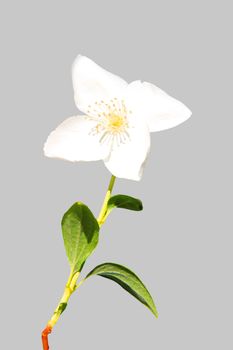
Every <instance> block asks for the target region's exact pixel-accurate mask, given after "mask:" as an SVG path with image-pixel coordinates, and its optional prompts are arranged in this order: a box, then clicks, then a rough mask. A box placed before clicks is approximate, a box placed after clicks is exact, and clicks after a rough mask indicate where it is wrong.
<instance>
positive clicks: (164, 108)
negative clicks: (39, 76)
mask: <svg viewBox="0 0 233 350" xmlns="http://www.w3.org/2000/svg"><path fill="white" fill-rule="evenodd" d="M72 78H73V87H74V98H75V102H76V105H77V107H78V109H79V110H80V111H81V112H83V113H84V114H85V115H78V116H75V117H70V118H68V119H66V120H65V121H64V122H63V123H61V124H60V125H59V126H58V127H57V128H56V129H55V130H54V131H53V132H52V133H51V134H50V135H49V137H48V139H47V141H46V143H45V146H44V153H45V155H46V156H47V157H52V158H61V159H66V160H69V161H73V162H75V161H93V160H103V161H104V163H105V165H106V167H107V168H108V170H109V171H110V172H111V173H112V174H113V175H115V176H116V177H120V178H126V179H131V180H140V178H141V176H142V172H143V167H144V164H145V161H146V158H147V155H148V152H149V149H150V132H154V131H160V130H165V129H169V128H172V127H174V126H177V125H179V124H181V123H183V122H184V121H185V120H187V119H188V118H189V117H190V116H191V111H190V110H189V109H188V108H187V107H186V106H185V105H184V104H183V103H181V102H179V101H177V100H176V99H174V98H172V97H171V96H169V95H168V94H166V93H165V92H164V91H162V90H161V89H159V88H158V87H156V86H155V85H153V84H150V83H146V82H141V81H134V82H132V83H130V84H128V83H127V82H126V81H125V80H123V79H121V78H120V77H118V76H116V75H114V74H112V73H110V72H108V71H106V70H104V69H103V68H101V67H100V66H98V65H97V64H96V63H94V62H93V61H92V60H90V59H89V58H87V57H84V56H78V57H77V58H76V60H75V62H74V64H73V68H72Z"/></svg>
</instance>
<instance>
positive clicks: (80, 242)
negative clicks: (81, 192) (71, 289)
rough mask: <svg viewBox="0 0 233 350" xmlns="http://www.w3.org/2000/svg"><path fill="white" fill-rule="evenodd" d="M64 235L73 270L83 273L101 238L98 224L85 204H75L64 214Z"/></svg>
mask: <svg viewBox="0 0 233 350" xmlns="http://www.w3.org/2000/svg"><path fill="white" fill-rule="evenodd" d="M62 234H63V239H64V245H65V249H66V255H67V257H68V260H69V263H70V266H71V269H72V270H73V272H77V271H81V269H82V267H83V265H84V263H85V261H86V259H87V258H88V256H89V255H90V254H91V253H92V251H93V250H94V249H95V247H96V245H97V243H98V238H99V225H98V222H97V221H96V219H95V217H94V215H93V214H92V212H91V211H90V209H89V208H88V207H87V206H86V205H85V204H83V203H80V202H77V203H74V204H73V205H72V207H71V208H70V209H69V210H68V211H67V212H66V213H65V214H64V216H63V218H62Z"/></svg>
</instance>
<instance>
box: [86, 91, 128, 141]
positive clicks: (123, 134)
mask: <svg viewBox="0 0 233 350" xmlns="http://www.w3.org/2000/svg"><path fill="white" fill-rule="evenodd" d="M87 114H88V116H87V118H88V119H89V120H92V121H95V122H96V125H95V126H94V127H93V128H92V129H91V131H90V134H92V135H99V136H100V139H99V141H100V142H101V143H104V142H105V143H111V146H112V147H114V146H119V145H120V144H121V143H125V142H127V141H128V140H129V139H130V136H129V133H128V129H129V127H130V126H129V120H128V117H129V114H131V111H129V110H127V108H126V105H125V102H124V100H119V99H117V98H114V99H112V100H110V101H108V102H105V101H96V102H95V103H94V104H93V105H90V106H88V111H87Z"/></svg>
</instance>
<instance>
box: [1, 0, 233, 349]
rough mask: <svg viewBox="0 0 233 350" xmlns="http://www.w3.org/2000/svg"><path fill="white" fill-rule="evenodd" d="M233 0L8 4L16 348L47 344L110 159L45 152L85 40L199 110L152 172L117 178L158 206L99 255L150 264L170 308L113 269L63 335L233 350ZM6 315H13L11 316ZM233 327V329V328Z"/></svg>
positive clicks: (129, 344) (68, 98)
mask: <svg viewBox="0 0 233 350" xmlns="http://www.w3.org/2000/svg"><path fill="white" fill-rule="evenodd" d="M229 5H230V1H165V0H163V1H146V0H144V1H120V0H118V1H109V0H108V1H100V0H98V1H88V0H85V1H77V0H76V1H25V0H24V1H5V2H2V8H1V17H2V19H1V27H2V28H1V36H2V40H1V62H2V63H1V85H2V92H1V110H2V111H1V176H2V181H1V187H2V190H1V206H2V208H1V215H2V218H1V257H0V259H1V316H0V317H1V320H2V326H1V347H2V348H4V349H6V350H7V349H34V350H39V349H41V344H40V332H41V330H42V328H43V327H44V326H45V324H46V322H47V320H48V319H49V318H50V316H51V313H52V312H53V310H54V307H55V306H56V303H57V301H58V299H59V298H60V296H61V293H62V291H63V286H64V283H65V281H66V279H67V276H68V264H67V261H66V256H65V253H64V249H63V243H62V238H61V233H60V219H61V216H62V214H63V213H64V211H65V210H66V209H67V208H68V207H69V206H70V205H71V204H73V202H75V201H76V200H81V201H84V202H85V203H87V204H88V205H89V206H90V207H91V208H92V209H93V211H94V212H95V213H96V214H97V213H98V210H99V208H100V204H101V201H102V198H103V195H104V192H105V188H106V185H107V182H108V178H109V173H108V171H107V170H106V169H105V167H104V166H103V164H102V163H101V162H98V163H82V164H76V165H74V164H71V163H68V162H63V161H58V160H51V159H46V158H45V157H44V156H43V153H42V147H43V143H44V141H45V139H46V137H47V135H48V133H49V132H50V131H51V130H52V129H54V127H56V126H57V125H58V123H60V122H61V121H62V120H63V119H65V118H66V117H68V116H71V115H74V114H76V113H77V110H76V107H75V104H74V101H73V91H72V85H71V74H70V67H71V64H72V62H73V60H74V58H75V57H76V55H77V54H78V53H82V54H85V55H87V56H89V57H91V58H92V59H93V60H95V61H96V62H98V63H99V64H101V65H102V66H103V67H105V68H106V69H109V70H110V71H112V72H114V73H116V74H119V75H120V76H122V77H124V78H125V79H127V80H128V81H132V80H135V79H142V80H146V81H150V82H153V83H155V84H157V85H158V86H159V87H161V88H162V89H164V90H165V91H167V92H168V93H170V94H171V95H173V96H174V97H176V98H178V99H180V100H181V101H183V102H184V103H185V104H186V105H187V106H188V107H189V108H190V109H191V110H192V111H193V117H192V118H191V119H190V120H189V121H188V122H186V123H185V124H183V125H181V126H180V127H177V128H175V129H172V130H168V131H165V132H161V133H156V134H153V135H152V150H151V154H150V158H149V161H148V163H147V167H146V170H145V173H144V176H143V179H142V181H141V182H139V183H137V182H131V181H127V180H119V181H117V184H116V187H115V193H117V192H118V193H127V194H131V195H135V196H136V197H139V198H141V199H142V200H143V203H144V211H143V212H142V213H134V212H127V211H120V210H119V211H115V212H114V213H113V214H112V216H111V219H110V220H109V221H108V222H107V223H106V225H105V226H104V227H103V230H102V232H101V240H100V245H99V247H98V249H97V250H96V252H95V253H94V255H93V256H92V257H91V259H90V260H89V262H88V263H87V265H86V267H85V272H88V271H89V270H90V269H91V268H93V267H94V266H95V265H96V264H99V263H102V262H104V261H113V262H119V263H122V264H125V265H127V266H129V267H130V268H132V269H133V270H134V271H135V272H137V273H138V274H139V276H141V277H142V279H143V280H144V281H145V283H146V285H147V286H148V288H149V290H150V291H151V293H152V295H153V296H154V298H155V301H156V303H157V306H158V309H159V312H160V317H159V319H158V320H155V319H154V318H153V316H152V314H150V313H149V312H148V311H147V310H146V309H145V308H144V307H143V306H142V305H141V304H139V303H138V302H136V301H135V300H134V299H133V298H132V297H130V296H129V295H127V293H125V292H124V291H123V290H121V289H120V287H118V286H116V285H114V283H113V282H111V281H108V280H104V279H101V278H98V277H96V278H93V279H92V280H90V281H89V282H88V283H86V284H85V285H83V287H82V288H80V290H79V292H78V293H77V294H74V295H73V296H72V299H71V301H70V304H69V306H68V308H67V310H66V312H65V313H64V315H63V317H62V318H61V319H60V321H59V323H58V324H57V326H56V328H55V329H54V333H53V334H52V335H51V337H50V343H51V350H64V349H102V350H105V349H112V350H113V349H146V350H149V349H159V350H170V349H177V350H187V349H189V350H192V349H195V350H196V349H211V350H219V349H224V350H228V349H232V347H233V341H232V312H233V307H232V295H233V290H232V269H233V264H232V224H231V221H232V220H231V216H232V178H231V177H232V172H231V168H230V165H231V163H232V151H231V146H232V142H231V141H232V124H231V125H230V122H232V76H231V77H230V75H231V74H232V55H231V52H230V46H231V45H232V37H231V33H232V28H231V27H232V26H231V23H232V12H231V10H230V6H229ZM3 328H4V330H3ZM230 333H231V334H230Z"/></svg>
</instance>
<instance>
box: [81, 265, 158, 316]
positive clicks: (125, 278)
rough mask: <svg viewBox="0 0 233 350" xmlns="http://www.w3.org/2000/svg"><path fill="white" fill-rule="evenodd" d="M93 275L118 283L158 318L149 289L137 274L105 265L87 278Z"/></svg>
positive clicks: (117, 266)
mask: <svg viewBox="0 0 233 350" xmlns="http://www.w3.org/2000/svg"><path fill="white" fill-rule="evenodd" d="M93 275H99V276H102V277H105V278H108V279H111V280H113V281H114V282H116V283H118V284H119V285H120V286H121V287H122V288H124V289H125V290H127V291H128V292H129V293H130V294H132V295H133V296H134V297H135V298H136V299H138V300H139V301H140V302H141V303H143V304H144V305H145V306H147V307H148V308H149V309H150V311H151V312H152V313H153V314H154V315H155V316H156V317H158V312H157V310H156V306H155V304H154V301H153V299H152V297H151V295H150V293H149V292H148V290H147V288H146V287H145V285H144V284H143V283H142V281H141V280H140V279H139V278H138V277H137V276H136V275H135V273H133V272H132V271H130V270H129V269H128V268H126V267H124V266H122V265H118V264H114V263H104V264H101V265H98V266H97V267H95V268H94V269H93V270H92V271H91V272H90V273H89V274H88V275H87V276H86V278H88V277H90V276H93Z"/></svg>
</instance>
